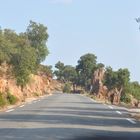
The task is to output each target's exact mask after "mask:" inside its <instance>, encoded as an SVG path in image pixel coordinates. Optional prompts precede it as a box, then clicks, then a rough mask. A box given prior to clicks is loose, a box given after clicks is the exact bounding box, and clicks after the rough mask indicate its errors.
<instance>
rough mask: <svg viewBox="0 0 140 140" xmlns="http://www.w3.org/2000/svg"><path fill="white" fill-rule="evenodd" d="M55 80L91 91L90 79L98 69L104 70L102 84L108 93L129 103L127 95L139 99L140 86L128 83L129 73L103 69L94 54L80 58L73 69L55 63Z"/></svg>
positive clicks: (123, 70) (69, 66)
mask: <svg viewBox="0 0 140 140" xmlns="http://www.w3.org/2000/svg"><path fill="white" fill-rule="evenodd" d="M55 68H56V70H55V72H54V74H55V75H56V77H57V79H58V80H60V81H62V82H64V83H69V84H72V85H73V89H74V90H75V87H77V86H80V87H82V88H83V89H84V90H85V91H87V92H90V91H91V85H92V78H93V74H94V72H95V71H96V70H97V69H99V68H104V69H105V76H104V80H103V81H102V82H103V84H104V85H105V86H106V87H107V88H108V90H109V91H111V90H112V89H115V90H117V91H118V92H119V93H120V96H121V100H123V101H126V102H129V101H130V99H129V96H128V94H131V95H133V96H134V97H135V98H137V99H140V85H139V83H138V82H130V72H129V70H128V69H127V68H125V69H121V68H120V69H119V70H117V71H114V70H113V69H112V68H111V67H105V65H104V64H102V63H97V57H96V55H94V54H91V53H88V54H85V55H83V56H81V57H80V59H79V60H78V63H77V65H76V66H75V67H73V66H71V65H64V63H63V62H60V61H59V62H57V63H56V65H55Z"/></svg>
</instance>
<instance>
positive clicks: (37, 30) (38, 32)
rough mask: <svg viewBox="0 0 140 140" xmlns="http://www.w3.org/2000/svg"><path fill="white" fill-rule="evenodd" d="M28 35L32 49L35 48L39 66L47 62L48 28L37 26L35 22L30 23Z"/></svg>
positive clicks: (41, 25)
mask: <svg viewBox="0 0 140 140" xmlns="http://www.w3.org/2000/svg"><path fill="white" fill-rule="evenodd" d="M26 35H27V36H28V39H29V41H30V45H31V47H33V48H35V50H36V55H37V62H38V64H39V63H41V62H42V61H44V60H45V58H46V56H47V55H48V54H49V51H48V49H47V46H46V42H47V40H48V37H49V35H48V33H47V27H45V26H44V25H43V24H37V23H36V22H34V21H30V24H29V26H28V27H27V30H26Z"/></svg>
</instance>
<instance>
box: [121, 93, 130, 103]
mask: <svg viewBox="0 0 140 140" xmlns="http://www.w3.org/2000/svg"><path fill="white" fill-rule="evenodd" d="M121 101H122V102H124V103H127V104H129V103H130V102H131V97H130V95H129V94H126V95H123V96H122V97H121Z"/></svg>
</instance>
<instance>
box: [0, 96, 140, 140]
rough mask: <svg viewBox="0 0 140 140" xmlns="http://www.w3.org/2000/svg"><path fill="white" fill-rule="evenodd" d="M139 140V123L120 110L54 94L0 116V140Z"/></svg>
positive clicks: (82, 98) (87, 99)
mask: <svg viewBox="0 0 140 140" xmlns="http://www.w3.org/2000/svg"><path fill="white" fill-rule="evenodd" d="M112 139H113V140H120V139H123V140H140V122H138V121H136V120H134V119H133V118H130V116H129V114H128V112H127V111H126V110H125V109H123V108H119V107H115V106H108V105H105V104H101V103H98V102H95V101H92V100H91V99H90V98H88V97H85V96H82V95H78V94H54V95H52V96H49V97H46V98H43V99H40V100H36V101H33V102H32V103H28V104H25V105H22V106H19V107H16V108H14V109H10V110H7V111H6V112H0V140H112Z"/></svg>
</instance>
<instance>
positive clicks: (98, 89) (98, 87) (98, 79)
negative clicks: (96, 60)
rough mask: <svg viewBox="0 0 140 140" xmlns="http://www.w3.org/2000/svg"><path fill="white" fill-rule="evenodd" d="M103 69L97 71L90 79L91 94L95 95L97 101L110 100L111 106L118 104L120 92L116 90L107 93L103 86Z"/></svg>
mask: <svg viewBox="0 0 140 140" xmlns="http://www.w3.org/2000/svg"><path fill="white" fill-rule="evenodd" d="M104 74H105V69H104V68H100V69H97V70H96V71H95V72H94V74H93V78H92V93H93V94H94V95H96V96H97V97H98V98H99V99H103V100H106V99H107V100H110V101H111V102H112V103H113V104H119V102H120V94H119V93H120V92H119V91H118V90H117V89H114V90H111V91H108V89H107V87H106V86H104V84H103V80H104Z"/></svg>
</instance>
